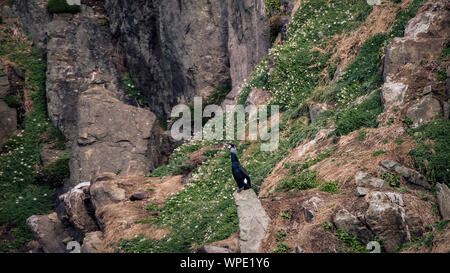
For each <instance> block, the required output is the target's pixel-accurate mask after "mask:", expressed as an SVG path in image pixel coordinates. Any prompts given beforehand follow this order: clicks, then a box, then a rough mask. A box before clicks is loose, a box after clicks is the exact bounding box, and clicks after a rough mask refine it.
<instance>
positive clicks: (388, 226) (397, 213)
mask: <svg viewBox="0 0 450 273" xmlns="http://www.w3.org/2000/svg"><path fill="white" fill-rule="evenodd" d="M366 201H367V203H368V204H369V208H368V209H367V211H366V213H365V215H364V219H365V221H366V224H367V225H368V226H369V228H370V230H372V232H373V233H374V234H375V235H377V236H378V237H379V238H380V240H381V241H382V243H383V245H384V247H385V248H386V251H387V252H395V251H396V250H397V248H398V247H400V246H402V245H403V244H404V243H406V242H409V241H410V240H411V234H410V232H409V229H408V225H407V222H406V213H405V209H404V208H403V199H402V196H401V195H400V194H398V193H393V192H386V193H385V192H371V193H369V194H368V195H367V196H366Z"/></svg>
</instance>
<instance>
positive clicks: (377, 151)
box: [372, 150, 387, 157]
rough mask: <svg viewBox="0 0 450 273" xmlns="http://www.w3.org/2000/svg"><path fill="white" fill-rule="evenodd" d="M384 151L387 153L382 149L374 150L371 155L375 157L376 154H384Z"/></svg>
mask: <svg viewBox="0 0 450 273" xmlns="http://www.w3.org/2000/svg"><path fill="white" fill-rule="evenodd" d="M385 153H387V152H386V151H384V150H376V151H375V152H373V154H372V156H373V157H377V156H379V155H383V154H385Z"/></svg>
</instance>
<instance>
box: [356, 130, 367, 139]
mask: <svg viewBox="0 0 450 273" xmlns="http://www.w3.org/2000/svg"><path fill="white" fill-rule="evenodd" d="M366 135H367V131H366V130H364V129H362V130H360V131H359V133H358V139H359V140H360V141H363V140H364V139H365V138H366Z"/></svg>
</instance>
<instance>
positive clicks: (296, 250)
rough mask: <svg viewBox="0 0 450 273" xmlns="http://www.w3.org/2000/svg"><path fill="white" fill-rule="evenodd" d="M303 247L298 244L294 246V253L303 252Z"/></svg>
mask: <svg viewBox="0 0 450 273" xmlns="http://www.w3.org/2000/svg"><path fill="white" fill-rule="evenodd" d="M303 252H304V251H303V249H302V248H301V247H299V246H295V253H303Z"/></svg>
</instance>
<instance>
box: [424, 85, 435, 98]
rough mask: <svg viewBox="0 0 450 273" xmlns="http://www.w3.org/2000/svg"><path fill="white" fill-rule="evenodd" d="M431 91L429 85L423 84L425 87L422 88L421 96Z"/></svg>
mask: <svg viewBox="0 0 450 273" xmlns="http://www.w3.org/2000/svg"><path fill="white" fill-rule="evenodd" d="M431 91H433V90H432V89H431V85H428V86H425V87H424V88H423V92H422V95H423V96H425V95H428V94H430V93H431Z"/></svg>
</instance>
